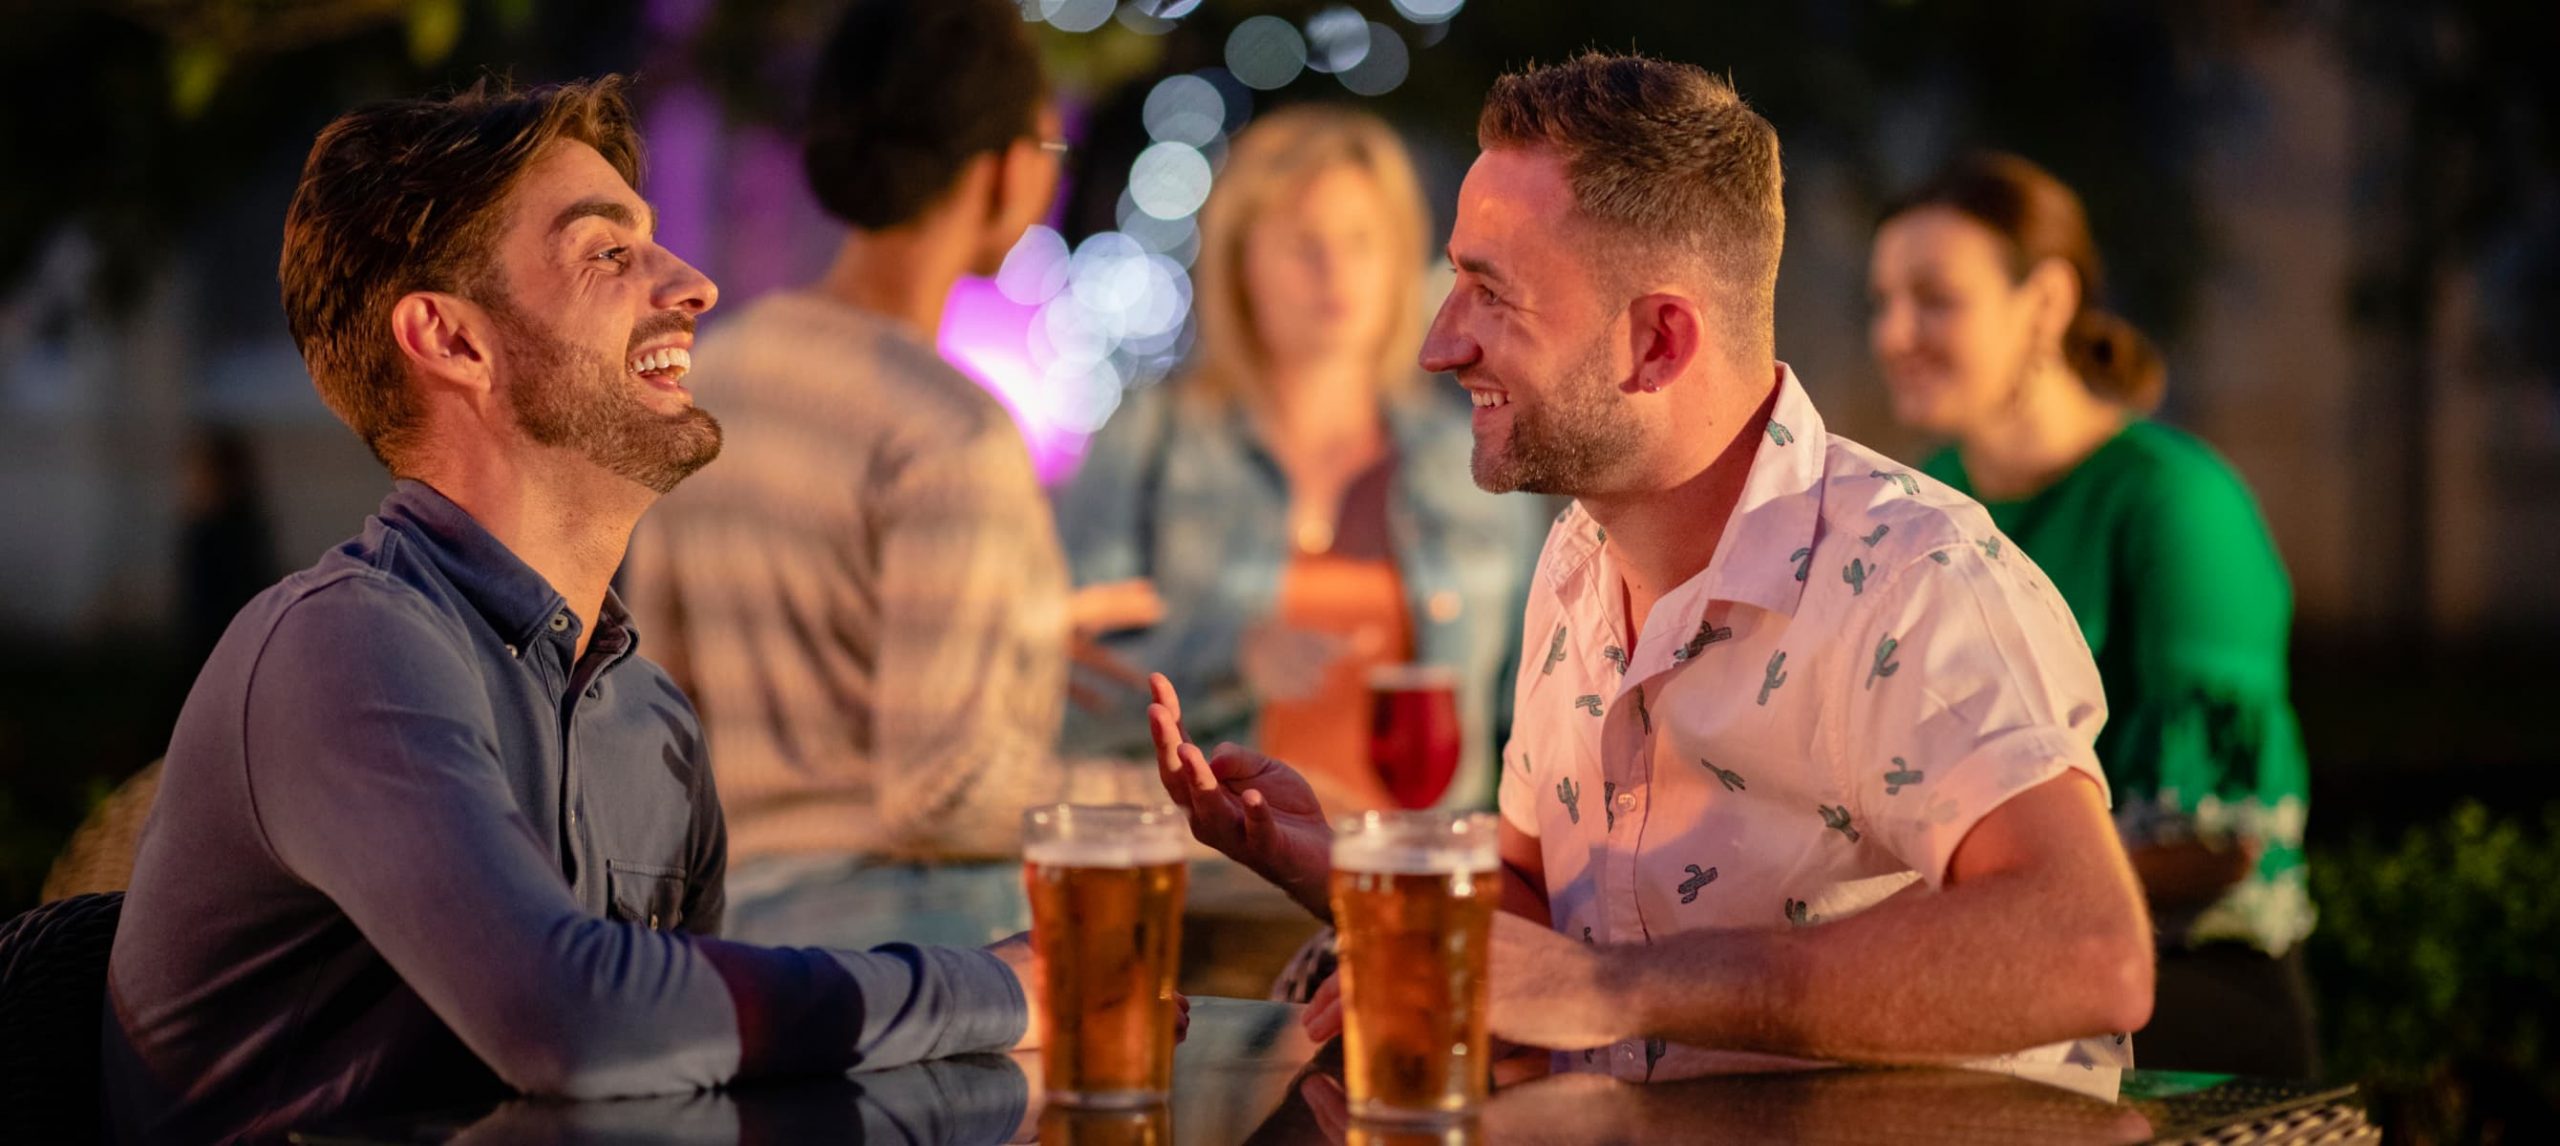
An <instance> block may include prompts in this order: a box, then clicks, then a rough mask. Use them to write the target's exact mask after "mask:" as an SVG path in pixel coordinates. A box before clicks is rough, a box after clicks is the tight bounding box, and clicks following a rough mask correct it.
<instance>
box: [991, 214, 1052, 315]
mask: <svg viewBox="0 0 2560 1146" xmlns="http://www.w3.org/2000/svg"><path fill="white" fill-rule="evenodd" d="M996 289H997V290H1000V291H1003V292H1004V296H1005V297H1006V298H1009V299H1012V300H1013V301H1015V302H1018V303H1021V304H1022V305H1024V306H1038V305H1040V304H1041V303H1044V302H1047V301H1049V300H1050V299H1051V298H1053V297H1055V296H1056V295H1057V293H1058V292H1059V291H1062V290H1065V289H1067V240H1066V238H1065V237H1064V236H1062V235H1060V234H1058V233H1057V232H1056V231H1052V230H1050V229H1049V228H1047V227H1043V226H1039V225H1037V224H1034V225H1033V226H1032V228H1031V229H1030V230H1028V231H1025V232H1023V233H1022V238H1021V240H1020V241H1018V242H1016V243H1014V245H1013V250H1011V251H1009V252H1006V254H1005V257H1004V266H1003V267H1002V268H1001V269H999V270H997V271H996Z"/></svg>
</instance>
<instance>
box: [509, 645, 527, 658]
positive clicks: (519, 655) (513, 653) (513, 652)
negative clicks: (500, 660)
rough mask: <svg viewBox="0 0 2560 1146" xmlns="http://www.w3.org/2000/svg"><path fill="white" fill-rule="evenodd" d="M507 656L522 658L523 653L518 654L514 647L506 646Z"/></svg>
mask: <svg viewBox="0 0 2560 1146" xmlns="http://www.w3.org/2000/svg"><path fill="white" fill-rule="evenodd" d="M507 655H508V656H511V657H521V656H523V655H524V654H523V653H520V652H517V651H516V647H515V646H514V645H508V646H507Z"/></svg>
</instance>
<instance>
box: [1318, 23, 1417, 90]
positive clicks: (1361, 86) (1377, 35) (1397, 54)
mask: <svg viewBox="0 0 2560 1146" xmlns="http://www.w3.org/2000/svg"><path fill="white" fill-rule="evenodd" d="M1368 35H1369V51H1368V54H1367V55H1366V56H1365V57H1364V58H1363V59H1361V61H1360V62H1359V63H1358V64H1355V65H1353V66H1352V67H1350V68H1348V69H1346V70H1344V71H1343V73H1342V74H1341V75H1339V76H1337V77H1335V78H1337V79H1340V80H1341V81H1342V86H1343V87H1344V88H1347V89H1349V90H1350V92H1351V93H1352V94H1353V95H1364V96H1382V95H1385V94H1387V93H1388V92H1391V91H1394V90H1396V89H1397V88H1398V87H1401V86H1403V84H1404V79H1405V75H1406V74H1407V73H1408V72H1409V71H1410V70H1411V69H1412V66H1413V61H1412V58H1411V55H1410V54H1409V53H1408V52H1407V51H1406V50H1405V46H1404V37H1403V36H1401V35H1399V34H1397V32H1396V30H1395V29H1393V28H1390V27H1388V26H1386V25H1384V24H1370V25H1369V26H1368Z"/></svg>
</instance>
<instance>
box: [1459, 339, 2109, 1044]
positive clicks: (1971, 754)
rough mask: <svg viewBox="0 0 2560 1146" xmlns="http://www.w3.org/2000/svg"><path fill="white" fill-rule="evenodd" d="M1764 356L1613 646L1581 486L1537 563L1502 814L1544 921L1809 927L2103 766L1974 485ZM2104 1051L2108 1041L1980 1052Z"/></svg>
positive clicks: (2078, 673)
mask: <svg viewBox="0 0 2560 1146" xmlns="http://www.w3.org/2000/svg"><path fill="white" fill-rule="evenodd" d="M1780 371H1781V378H1780V382H1779V386H1780V390H1779V394H1778V398H1777V402H1776V405H1775V406H1774V407H1773V409H1772V414H1771V419H1770V423H1769V427H1768V432H1767V434H1768V436H1767V438H1766V440H1764V441H1761V442H1759V443H1758V453H1757V455H1756V456H1755V457H1754V458H1753V460H1752V463H1751V470H1750V474H1749V476H1748V478H1747V479H1746V480H1745V483H1744V487H1743V493H1742V497H1741V500H1740V502H1739V503H1738V504H1737V506H1736V507H1735V511H1734V514H1733V516H1732V518H1731V520H1730V521H1729V522H1728V523H1727V524H1726V526H1725V531H1724V535H1723V537H1722V539H1721V540H1720V542H1719V543H1718V545H1717V548H1716V556H1715V559H1714V561H1713V562H1712V563H1710V564H1709V565H1708V566H1707V568H1706V569H1705V570H1704V571H1702V572H1700V573H1699V574H1698V575H1697V576H1696V577H1694V578H1691V579H1690V580H1689V581H1688V582H1686V583H1684V584H1682V585H1680V586H1679V587H1677V588H1676V589H1673V590H1672V591H1671V592H1670V593H1668V594H1666V595H1664V597H1663V598H1662V600H1661V601H1660V602H1659V603H1658V604H1656V605H1655V607H1654V609H1653V612H1652V614H1651V616H1649V617H1648V618H1647V619H1646V623H1645V630H1644V632H1643V633H1642V634H1641V635H1640V637H1639V638H1638V639H1636V640H1633V641H1630V640H1628V639H1627V634H1626V633H1624V632H1623V631H1622V627H1623V625H1624V623H1625V621H1624V613H1623V611H1622V610H1621V609H1620V608H1619V607H1618V602H1619V601H1620V600H1621V593H1620V579H1619V574H1618V571H1617V569H1616V568H1615V566H1614V565H1613V563H1612V559H1611V557H1610V554H1609V551H1608V548H1607V546H1606V540H1607V537H1606V534H1605V532H1604V531H1603V530H1602V529H1601V527H1600V526H1599V525H1598V524H1597V523H1595V522H1594V521H1593V520H1592V519H1591V517H1590V516H1589V515H1588V514H1586V513H1585V512H1583V510H1582V508H1581V507H1580V506H1579V505H1575V506H1573V507H1571V508H1569V509H1567V510H1566V511H1565V512H1564V514H1563V515H1562V516H1561V517H1559V518H1558V519H1557V521H1556V524H1555V527H1554V528H1553V530H1552V531H1551V532H1550V533H1549V535H1548V538H1547V543H1546V549H1545V551H1544V553H1543V554H1542V555H1541V556H1540V558H1539V574H1538V576H1537V578H1536V581H1535V583H1534V584H1533V585H1532V588H1531V593H1530V598H1529V605H1528V612H1527V618H1526V622H1525V623H1526V628H1525V629H1524V630H1523V631H1524V632H1525V634H1526V638H1525V639H1526V640H1527V641H1528V647H1527V650H1526V655H1525V656H1524V657H1523V658H1522V662H1523V663H1522V665H1521V670H1520V676H1519V680H1518V684H1517V689H1518V691H1517V701H1516V706H1515V714H1514V718H1513V719H1514V727H1513V734H1512V740H1511V743H1510V745H1509V748H1508V750H1507V752H1506V755H1505V759H1504V761H1503V776H1502V784H1501V809H1502V815H1503V818H1504V819H1505V820H1507V821H1509V822H1510V823H1511V824H1512V825H1513V826H1515V827H1517V828H1519V829H1520V830H1521V831H1523V832H1526V833H1528V834H1530V835H1532V836H1535V837H1536V838H1537V839H1538V841H1539V846H1540V851H1541V853H1542V858H1543V860H1544V862H1545V865H1546V879H1547V890H1548V897H1549V901H1550V903H1551V905H1552V907H1553V910H1554V914H1555V921H1556V925H1557V927H1558V928H1559V929H1560V930H1562V931H1563V932H1564V933H1565V934H1566V935H1569V936H1572V937H1575V938H1579V939H1583V940H1585V941H1588V942H1594V943H1599V942H1611V943H1627V942H1644V941H1647V940H1649V939H1650V938H1651V937H1652V936H1654V935H1659V934H1669V933H1674V932H1681V931H1692V930H1698V929H1703V928H1757V927H1789V926H1812V925H1818V924H1820V923H1822V922H1823V921H1825V920H1831V919H1838V918H1840V917H1842V916H1845V915H1849V914H1853V913H1855V912H1857V911H1860V910H1863V909H1865V908H1867V907H1869V906H1871V905H1873V904H1875V903H1877V902H1878V901H1880V900H1882V899H1884V898H1885V897H1886V896H1889V895H1892V894H1894V893H1895V892H1897V891H1900V890H1902V889H1903V888H1905V887H1908V886H1910V885H1911V884H1914V883H1927V884H1929V885H1931V886H1932V887H1935V886H1937V885H1938V884H1939V883H1940V882H1941V881H1942V880H1943V878H1944V877H1945V874H1946V868H1947V863H1948V860H1949V859H1950V858H1951V857H1952V855H1953V854H1954V852H1955V849H1956V845H1957V844H1958V843H1959V842H1961V841H1962V840H1963V839H1964V836H1965V833H1966V832H1967V831H1969V830H1970V829H1971V828H1972V827H1973V825H1974V824H1975V823H1976V822H1977V821H1979V820H1980V819H1981V818H1982V817H1983V816H1984V815H1986V814H1988V813H1989V812H1990V811H1991V810H1992V809H1994V808H1997V807H1999V806H2000V804H2001V803H2002V802H2003V801H2006V800H2007V799H2009V798H2010V797H2011V796H2014V795H2017V794H2018V793H2020V792H2023V791H2025V790H2027V789H2029V788H2032V787H2034V786H2036V785H2038V784H2041V783H2043V782H2044V781H2046V780H2050V779H2052V778H2054V777H2055V776H2058V775H2061V774H2062V773H2064V772H2066V771H2072V770H2077V771H2079V772H2081V773H2083V774H2085V775H2087V776H2088V777H2089V778H2090V779H2091V780H2094V781H2096V782H2097V783H2098V784H2099V786H2100V787H2101V789H2103V788H2104V787H2105V785H2106V779H2105V776H2104V774H2103V773H2102V772H2101V771H2100V770H2099V767H2098V760H2097V756H2096V754H2095V752H2094V751H2093V750H2092V745H2093V743H2094V741H2095V740H2096V738H2097V734H2098V729H2099V727H2100V725H2101V724H2103V723H2104V721H2105V719H2106V711H2107V709H2106V699H2105V696H2104V693H2103V692H2102V690H2101V688H2100V685H2099V681H2098V671H2097V666H2096V665H2095V664H2094V663H2093V661H2092V660H2091V658H2090V655H2089V649H2088V645H2087V644H2086V643H2085V642H2084V641H2083V639H2082V637H2081V634H2080V628H2079V626H2078V625H2077V624H2075V623H2074V622H2073V620H2072V616H2071V612H2070V610H2069V608H2068V607H2067V606H2065V605H2064V604H2063V602H2062V599H2061V597H2060V595H2059V594H2057V593H2056V592H2054V590H2053V589H2052V587H2051V586H2050V585H2049V584H2047V583H2046V581H2045V578H2044V574H2043V572H2042V571H2041V570H2039V569H2037V568H2036V566H2035V565H2034V563H2032V562H2030V561H2028V560H2027V558H2026V557H2025V556H2024V555H2022V554H2020V553H2018V552H2017V551H2016V549H2015V548H2014V547H2013V546H2011V545H2009V543H2008V542H2007V540H2006V539H2005V538H2003V537H2002V536H2001V535H2000V533H1999V531H1998V530H1996V529H1995V528H1993V527H1992V525H1991V521H1990V519H1989V517H1988V516H1987V515H1986V514H1985V513H1984V512H1983V510H1982V508H1981V507H1980V506H1979V505H1977V504H1975V503H1974V502H1972V501H1971V500H1969V499H1967V498H1965V497H1964V496H1963V495H1961V494H1958V493H1956V492H1954V491H1953V490H1950V489H1948V488H1947V487H1946V486H1944V485H1941V484H1939V483H1938V482H1936V481H1933V480H1931V479H1929V478H1927V477H1924V476H1921V475H1919V474H1917V473H1915V472H1912V471H1910V470H1908V469H1907V468H1905V467H1903V466H1901V465H1898V464H1896V463H1894V462H1893V461H1891V460H1889V459H1887V458H1885V457H1884V456H1883V455H1881V454H1879V453H1876V452H1875V451H1873V450H1870V449H1867V448H1866V447H1864V446H1861V445H1858V444H1857V443H1855V442H1851V441H1849V440H1847V439H1845V438H1839V437H1834V436H1832V435H1830V434H1828V433H1826V432H1825V431H1824V429H1823V424H1822V419H1821V416H1820V415H1819V414H1817V413H1816V412H1815V411H1814V408H1813V403H1812V401H1811V400H1810V399H1809V398H1808V397H1807V395H1806V394H1805V391H1804V388H1803V386H1802V385H1801V384H1799V383H1798V382H1797V380H1796V378H1795V374H1794V372H1793V371H1791V370H1788V369H1786V368H1785V367H1783V366H1782V367H1780ZM1630 649H1632V652H1630ZM1878 973H1880V974H1885V973H1890V969H1889V968H1879V969H1878ZM1565 1057H1566V1059H1567V1063H1568V1065H1571V1066H1577V1067H1581V1068H1584V1069H1594V1070H1606V1071H1607V1072H1609V1073H1611V1074H1613V1075H1616V1076H1618V1077H1620V1078H1625V1079H1630V1080H1641V1079H1646V1078H1657V1077H1677V1076H1679V1075H1680V1074H1688V1073H1698V1072H1700V1071H1704V1070H1718V1069H1731V1068H1734V1067H1736V1066H1752V1065H1778V1063H1773V1062H1770V1061H1769V1060H1767V1059H1766V1058H1765V1057H1764V1056H1748V1057H1747V1058H1746V1056H1736V1055H1732V1054H1726V1053H1720V1052H1708V1051H1705V1050H1702V1049H1697V1048H1685V1047H1678V1046H1666V1045H1664V1044H1662V1043H1661V1042H1659V1041H1654V1042H1651V1043H1649V1044H1648V1043H1646V1042H1629V1043H1626V1044H1623V1045H1619V1046H1614V1047H1608V1048H1603V1049H1601V1050H1599V1051H1597V1052H1594V1053H1591V1054H1589V1055H1582V1054H1576V1055H1569V1056H1565ZM1780 1061H1783V1060H1780ZM2130 1062H2131V1060H2130V1048H2129V1043H2128V1041H2127V1040H2125V1039H2124V1038H2122V1037H2121V1036H2118V1037H2109V1038H2101V1039H2092V1040H2083V1041H2082V1042H2080V1043H2077V1044H2058V1045H2056V1046H2053V1047H2046V1048H2039V1049H2037V1050H2034V1051H2029V1052H2025V1053H2024V1054H2021V1055H2016V1056H2010V1057H2009V1058H2008V1059H2005V1060H2003V1065H2006V1064H2011V1063H2014V1064H2017V1065H2031V1064H2052V1065H2061V1064H2066V1063H2068V1064H2083V1065H2103V1066H2125V1065H2130Z"/></svg>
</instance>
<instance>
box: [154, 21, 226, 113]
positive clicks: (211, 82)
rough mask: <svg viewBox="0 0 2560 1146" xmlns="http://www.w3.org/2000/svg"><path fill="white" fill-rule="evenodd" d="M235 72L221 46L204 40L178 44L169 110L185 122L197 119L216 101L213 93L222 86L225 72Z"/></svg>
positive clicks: (171, 65)
mask: <svg viewBox="0 0 2560 1146" xmlns="http://www.w3.org/2000/svg"><path fill="white" fill-rule="evenodd" d="M229 70H231V59H230V56H229V55H228V54H227V53H225V52H224V51H223V50H222V48H221V46H219V45H217V44H214V43H211V42H209V41H204V40H196V41H191V42H187V43H181V44H177V45H174V46H172V47H171V48H170V50H169V111H170V113H171V114H173V115H175V116H177V117H178V118H179V119H181V120H189V119H194V118H195V117H196V116H197V115H198V114H200V113H202V112H203V111H204V109H205V105H206V104H209V103H212V102H213V93H214V92H216V91H218V90H220V89H221V87H222V76H223V73H225V72H227V71H229Z"/></svg>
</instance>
